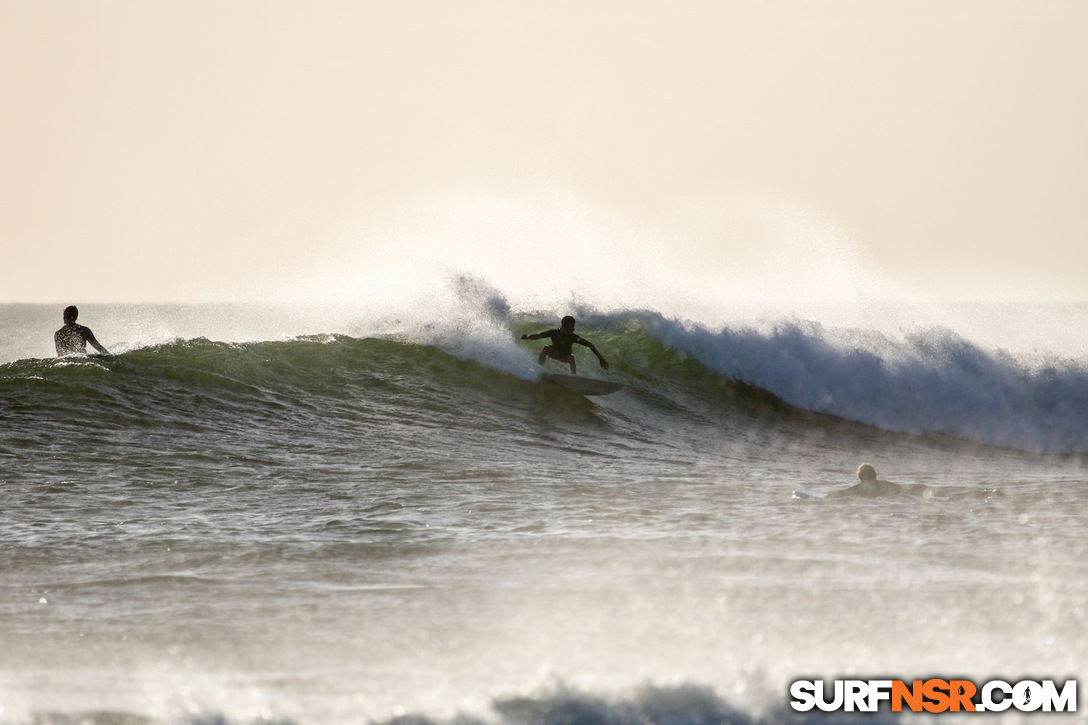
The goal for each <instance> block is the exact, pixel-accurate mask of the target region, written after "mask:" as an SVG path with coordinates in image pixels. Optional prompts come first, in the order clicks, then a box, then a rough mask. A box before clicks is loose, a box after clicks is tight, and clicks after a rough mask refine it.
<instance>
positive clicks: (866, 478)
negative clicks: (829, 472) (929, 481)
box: [826, 463, 933, 498]
mask: <svg viewBox="0 0 1088 725" xmlns="http://www.w3.org/2000/svg"><path fill="white" fill-rule="evenodd" d="M903 494H908V495H912V496H923V497H926V498H929V497H931V496H932V495H933V489H931V488H930V487H929V486H927V485H925V484H924V483H914V484H910V485H904V484H900V483H892V482H891V481H883V480H881V479H879V478H877V477H876V468H874V467H873V465H872V464H871V463H862V464H861V465H860V466H858V482H857V483H855V484H854V485H853V486H851V487H849V488H844V489H842V490H841V491H834V492H832V493H829V494H827V496H826V498H847V497H851V498H884V497H886V496H900V495H903Z"/></svg>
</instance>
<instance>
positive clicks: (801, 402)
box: [639, 314, 1088, 453]
mask: <svg viewBox="0 0 1088 725" xmlns="http://www.w3.org/2000/svg"><path fill="white" fill-rule="evenodd" d="M639 324H640V326H641V327H642V329H645V330H646V331H647V333H648V334H650V335H652V336H654V337H655V338H656V339H658V340H660V341H661V342H663V343H664V344H666V345H668V346H669V347H671V348H673V349H675V350H676V351H677V352H679V353H681V354H684V355H689V356H691V357H692V358H694V359H696V360H698V361H699V362H701V363H702V364H704V365H706V366H707V367H708V368H710V369H711V370H713V371H715V372H716V373H718V374H720V375H724V376H726V377H728V378H732V379H736V380H740V381H743V382H745V383H749V384H751V385H755V386H757V387H759V388H762V389H764V390H766V391H768V392H770V393H772V394H773V395H775V396H776V397H778V398H780V399H782V400H783V401H785V402H787V403H789V404H790V405H793V406H795V407H798V408H803V409H806V410H811V411H815V412H820V413H828V414H831V415H834V416H836V417H840V418H845V419H847V420H853V421H857V422H861V423H865V424H868V425H873V426H877V427H880V428H883V429H885V430H889V431H894V432H903V433H914V434H920V433H943V434H948V435H952V436H956V437H961V438H967V439H970V440H973V441H977V442H980V443H985V444H989V445H996V446H1005V447H1011V448H1018V449H1024V450H1033V451H1038V452H1047V453H1073V452H1083V451H1088V368H1086V367H1085V366H1084V365H1083V364H1081V363H1078V362H1075V361H1071V360H1060V359H1047V360H1041V361H1036V360H1026V359H1023V358H1018V357H1016V356H1014V355H1012V354H1010V353H1007V352H1004V351H988V350H985V349H983V348H981V347H980V346H978V345H975V344H973V343H971V342H969V341H967V340H966V339H964V338H962V337H961V336H959V335H957V334H956V333H955V332H953V331H951V330H947V329H943V328H933V329H930V330H926V331H923V332H916V333H912V334H908V335H906V336H905V337H904V338H903V339H901V340H897V339H893V338H891V337H889V336H887V335H885V334H883V333H878V332H875V331H869V330H856V329H845V330H843V329H827V328H824V327H823V326H821V325H818V324H815V323H800V322H796V321H781V322H778V323H777V324H775V325H773V326H772V327H770V329H756V328H754V327H736V328H724V329H721V330H718V331H712V330H709V329H707V328H705V327H701V326H697V325H691V324H685V323H682V322H680V321H677V320H669V319H666V318H664V317H662V316H660V315H654V314H649V315H643V316H640V318H639Z"/></svg>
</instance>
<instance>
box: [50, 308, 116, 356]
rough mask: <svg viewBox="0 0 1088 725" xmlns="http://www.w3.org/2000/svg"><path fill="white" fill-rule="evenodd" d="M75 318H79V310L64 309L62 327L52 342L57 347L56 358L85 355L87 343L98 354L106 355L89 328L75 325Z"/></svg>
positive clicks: (105, 351)
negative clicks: (76, 354)
mask: <svg viewBox="0 0 1088 725" xmlns="http://www.w3.org/2000/svg"><path fill="white" fill-rule="evenodd" d="M77 317H79V310H78V309H77V308H76V306H75V305H72V306H70V307H66V308H64V327H62V328H60V329H59V330H57V331H56V333H54V335H53V342H54V343H55V344H56V346H57V357H61V356H63V355H72V354H75V353H82V354H86V353H87V343H88V342H89V343H91V345H92V346H93V347H94V349H95V350H98V352H100V353H102V354H104V355H108V354H109V350H107V349H106V348H104V347H103V346H102V344H101V343H99V342H98V340H96V339H95V337H94V333H93V332H91V328H89V327H84V326H83V325H77V324H76V318H77Z"/></svg>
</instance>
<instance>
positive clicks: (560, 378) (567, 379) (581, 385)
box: [540, 373, 623, 395]
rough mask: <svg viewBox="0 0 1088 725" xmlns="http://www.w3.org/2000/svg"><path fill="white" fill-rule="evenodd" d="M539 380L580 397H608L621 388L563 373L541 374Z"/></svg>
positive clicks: (593, 379) (621, 385)
mask: <svg viewBox="0 0 1088 725" xmlns="http://www.w3.org/2000/svg"><path fill="white" fill-rule="evenodd" d="M540 377H541V379H542V380H545V381H547V382H549V383H555V384H556V385H562V386H563V387H564V388H566V389H567V390H571V391H573V392H575V393H578V394H580V395H608V394H609V393H614V392H616V391H617V390H619V389H620V388H622V387H623V383H614V382H612V381H611V380H598V379H597V378H584V377H582V376H581V375H567V374H565V373H542V374H541V376H540Z"/></svg>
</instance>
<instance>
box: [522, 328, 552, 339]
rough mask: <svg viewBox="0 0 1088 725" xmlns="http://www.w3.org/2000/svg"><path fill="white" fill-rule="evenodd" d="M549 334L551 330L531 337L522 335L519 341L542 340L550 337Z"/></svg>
mask: <svg viewBox="0 0 1088 725" xmlns="http://www.w3.org/2000/svg"><path fill="white" fill-rule="evenodd" d="M551 332H552V331H551V330H548V331H547V332H537V333H534V334H532V335H522V336H521V339H522V340H541V339H543V338H545V337H550V336H551Z"/></svg>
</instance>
